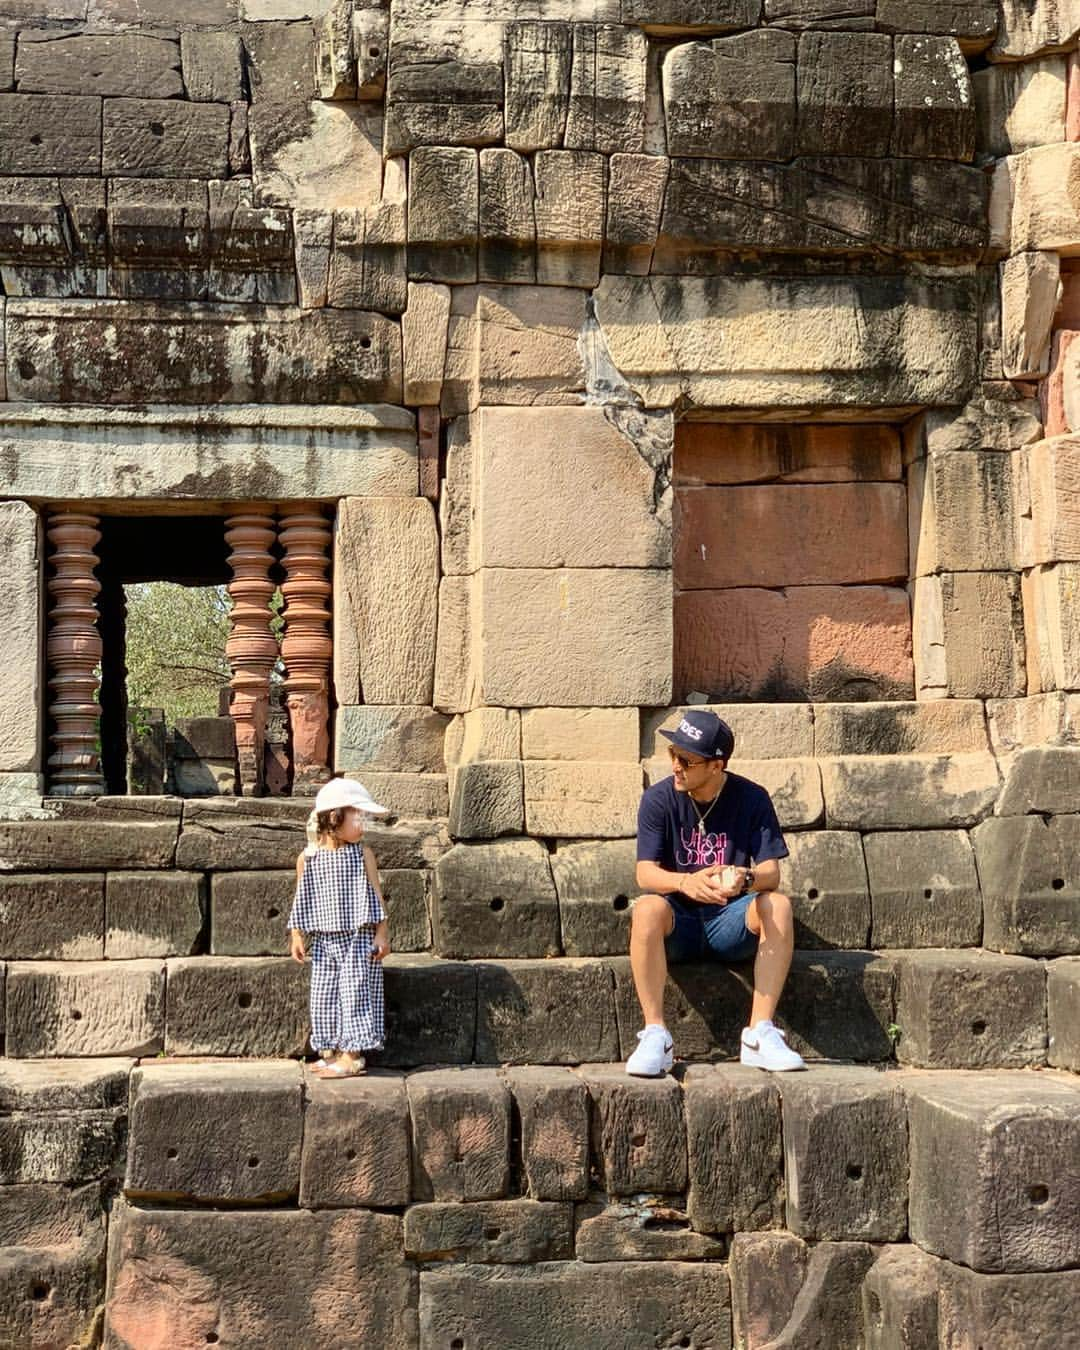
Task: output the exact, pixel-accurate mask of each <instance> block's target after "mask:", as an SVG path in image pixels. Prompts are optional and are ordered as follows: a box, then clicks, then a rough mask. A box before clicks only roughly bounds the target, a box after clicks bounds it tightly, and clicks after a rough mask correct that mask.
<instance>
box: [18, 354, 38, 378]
mask: <svg viewBox="0 0 1080 1350" xmlns="http://www.w3.org/2000/svg"><path fill="white" fill-rule="evenodd" d="M19 374H20V375H21V376H22V377H23V379H24V380H32V379H33V378H34V376H35V375H36V374H37V366H35V365H34V363H33V361H28V360H27V359H26V357H25V356H23V357H21V358H20V360H19Z"/></svg>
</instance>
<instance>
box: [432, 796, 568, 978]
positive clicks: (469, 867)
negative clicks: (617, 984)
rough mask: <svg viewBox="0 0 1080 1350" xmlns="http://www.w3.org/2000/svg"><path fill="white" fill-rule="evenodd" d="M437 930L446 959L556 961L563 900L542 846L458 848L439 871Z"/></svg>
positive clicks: (438, 947) (518, 843)
mask: <svg viewBox="0 0 1080 1350" xmlns="http://www.w3.org/2000/svg"><path fill="white" fill-rule="evenodd" d="M459 772H461V771H460V770H459ZM432 928H433V935H434V943H435V949H436V951H438V952H439V954H440V955H441V956H451V957H453V956H464V957H476V956H554V955H555V954H556V953H557V952H558V950H559V910H558V899H557V896H556V893H555V884H554V882H553V881H552V879H551V867H550V864H549V863H548V857H547V853H546V851H545V850H544V848H543V846H542V845H541V844H540V843H538V842H537V841H536V840H533V839H521V840H514V841H512V842H511V841H508V842H506V843H498V844H456V845H455V846H454V847H453V848H452V849H450V851H449V852H448V853H444V854H443V856H442V857H441V858H440V859H439V861H438V862H437V863H436V865H435V890H434V896H433V909H432Z"/></svg>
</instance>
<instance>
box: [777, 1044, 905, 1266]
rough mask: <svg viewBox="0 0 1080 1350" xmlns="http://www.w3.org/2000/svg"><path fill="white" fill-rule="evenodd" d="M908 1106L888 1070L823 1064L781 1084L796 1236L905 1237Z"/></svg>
mask: <svg viewBox="0 0 1080 1350" xmlns="http://www.w3.org/2000/svg"><path fill="white" fill-rule="evenodd" d="M907 1175H908V1150H907V1107H906V1102H905V1098H904V1093H903V1090H902V1088H901V1087H900V1086H899V1084H898V1082H897V1081H896V1079H895V1078H893V1076H892V1075H890V1074H888V1073H881V1072H880V1071H878V1070H875V1069H864V1068H820V1069H815V1071H814V1073H813V1074H812V1075H807V1076H806V1078H805V1080H802V1081H799V1082H794V1081H793V1082H792V1083H790V1084H788V1083H785V1085H784V1177H785V1183H786V1186H787V1222H788V1227H789V1228H790V1229H791V1230H792V1232H794V1233H797V1234H798V1235H799V1236H800V1237H804V1238H816V1239H822V1238H824V1239H830V1240H840V1241H860V1240H867V1241H873V1242H898V1241H901V1240H902V1239H903V1238H904V1237H905V1236H906V1235H907V1203H908V1198H907Z"/></svg>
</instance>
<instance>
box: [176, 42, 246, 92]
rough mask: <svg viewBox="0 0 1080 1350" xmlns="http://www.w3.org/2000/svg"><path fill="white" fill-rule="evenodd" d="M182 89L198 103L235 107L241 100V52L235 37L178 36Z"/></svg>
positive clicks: (242, 79)
mask: <svg viewBox="0 0 1080 1350" xmlns="http://www.w3.org/2000/svg"><path fill="white" fill-rule="evenodd" d="M180 54H181V56H182V58H183V65H184V88H185V91H186V93H187V96H188V98H190V99H194V100H195V101H196V102H197V103H236V102H238V101H240V100H242V99H243V97H244V48H243V45H242V43H241V41H240V36H239V34H238V33H224V32H218V33H214V32H209V33H207V32H198V31H189V32H186V33H181V34H180Z"/></svg>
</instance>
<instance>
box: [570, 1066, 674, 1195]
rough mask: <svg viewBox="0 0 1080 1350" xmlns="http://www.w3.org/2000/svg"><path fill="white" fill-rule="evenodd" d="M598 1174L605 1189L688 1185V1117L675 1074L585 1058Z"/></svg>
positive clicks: (663, 1189) (665, 1189)
mask: <svg viewBox="0 0 1080 1350" xmlns="http://www.w3.org/2000/svg"><path fill="white" fill-rule="evenodd" d="M578 1072H579V1073H580V1075H581V1078H582V1080H583V1081H584V1083H585V1086H586V1088H588V1091H589V1101H590V1122H591V1124H590V1133H591V1137H592V1152H593V1161H594V1166H595V1168H596V1171H597V1180H598V1182H599V1184H600V1185H601V1186H602V1187H603V1189H604V1192H605V1194H607V1195H635V1194H637V1193H638V1192H639V1191H652V1192H656V1193H659V1194H661V1195H673V1194H674V1195H677V1194H679V1193H680V1192H681V1191H683V1190H685V1189H686V1175H687V1163H686V1123H685V1121H684V1119H683V1108H682V1087H681V1086H680V1084H679V1083H678V1082H676V1080H675V1079H674V1078H670V1077H662V1078H655V1079H651V1078H631V1077H629V1076H628V1075H627V1074H626V1072H625V1070H624V1069H623V1066H622V1065H621V1064H586V1065H583V1066H582V1067H581V1069H580V1070H579V1071H578Z"/></svg>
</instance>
